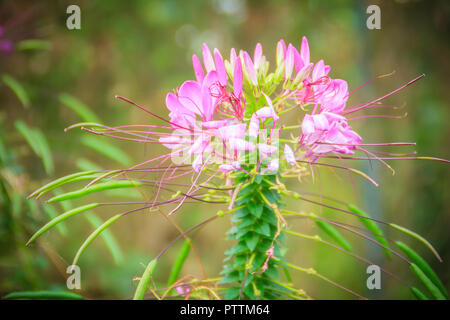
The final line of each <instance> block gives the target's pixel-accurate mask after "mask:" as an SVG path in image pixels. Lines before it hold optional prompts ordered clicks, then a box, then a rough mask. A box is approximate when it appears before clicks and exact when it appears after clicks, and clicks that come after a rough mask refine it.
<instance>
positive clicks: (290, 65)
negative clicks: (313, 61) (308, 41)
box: [285, 44, 295, 80]
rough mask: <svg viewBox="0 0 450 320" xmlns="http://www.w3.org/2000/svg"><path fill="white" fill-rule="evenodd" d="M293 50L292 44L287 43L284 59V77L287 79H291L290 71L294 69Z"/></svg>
mask: <svg viewBox="0 0 450 320" xmlns="http://www.w3.org/2000/svg"><path fill="white" fill-rule="evenodd" d="M294 50H295V48H294V46H293V45H292V44H289V47H288V49H287V53H286V60H285V63H286V65H285V77H286V79H288V80H289V79H291V76H292V71H293V69H294Z"/></svg>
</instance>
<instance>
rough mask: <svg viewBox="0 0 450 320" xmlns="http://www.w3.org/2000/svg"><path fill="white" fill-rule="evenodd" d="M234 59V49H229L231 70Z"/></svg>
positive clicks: (235, 56)
mask: <svg viewBox="0 0 450 320" xmlns="http://www.w3.org/2000/svg"><path fill="white" fill-rule="evenodd" d="M236 58H237V55H236V50H234V48H231V50H230V65H231V70H234V66H235V62H236Z"/></svg>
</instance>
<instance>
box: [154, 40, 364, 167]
mask: <svg viewBox="0 0 450 320" xmlns="http://www.w3.org/2000/svg"><path fill="white" fill-rule="evenodd" d="M192 62H193V67H194V73H195V78H196V80H195V81H193V80H189V81H186V82H184V83H183V84H182V85H181V86H180V87H179V88H178V89H177V90H176V91H175V93H169V94H167V97H166V105H167V108H168V109H169V111H170V114H169V116H170V121H169V123H170V125H171V127H172V129H173V132H172V134H170V135H169V136H162V137H161V138H160V142H161V143H162V144H163V145H165V146H166V147H168V148H170V149H172V150H173V152H175V153H181V152H183V154H184V155H185V156H186V161H187V159H191V158H194V160H193V162H192V166H193V168H194V169H195V170H196V171H199V170H200V168H201V166H202V165H205V164H206V163H208V164H209V163H219V161H218V160H220V165H219V169H220V170H221V171H223V172H229V171H233V170H240V169H241V165H240V160H241V159H240V158H239V156H240V154H241V152H243V151H245V152H253V151H257V153H258V157H257V159H258V163H257V167H258V168H259V166H260V164H261V162H263V161H264V160H265V159H268V160H267V161H266V165H267V166H266V167H267V168H266V169H265V170H270V171H273V170H275V171H276V170H278V166H279V159H278V157H276V158H274V155H275V154H277V151H278V145H276V144H274V143H273V140H274V138H275V137H274V136H273V132H277V133H278V132H279V131H280V129H276V125H277V124H278V122H279V114H278V113H277V112H279V111H280V110H283V107H284V106H283V101H286V102H287V101H292V100H294V101H295V103H296V104H298V105H300V106H305V105H312V106H313V109H312V111H311V114H307V115H305V117H304V119H303V121H302V132H301V135H300V137H299V139H298V141H299V143H298V145H297V146H295V148H294V149H295V152H294V151H292V148H291V147H290V146H288V145H285V148H284V158H285V160H286V163H287V164H290V165H294V164H295V162H296V159H298V158H300V157H307V158H310V159H316V158H319V157H320V156H323V155H325V154H327V153H330V152H335V153H343V154H352V153H353V150H354V149H355V148H356V147H357V145H358V144H359V143H361V141H362V139H361V137H360V136H359V135H358V134H357V133H355V132H354V131H353V130H352V128H351V127H350V126H349V125H348V124H347V119H346V118H345V116H344V115H343V110H344V108H345V106H346V102H347V98H348V95H349V93H348V87H347V82H346V81H344V80H341V79H331V78H330V77H329V76H328V73H329V71H330V67H329V66H327V65H325V64H324V62H323V60H320V61H319V62H317V63H316V64H315V65H314V64H313V63H311V62H310V52H309V45H308V41H307V40H306V38H305V37H304V38H303V40H302V44H301V48H300V50H299V51H298V50H297V49H296V48H295V47H294V46H293V45H292V44H289V45H288V46H286V44H285V42H284V41H283V40H281V41H279V42H278V45H277V65H278V69H277V70H278V72H280V70H281V69H283V70H281V71H284V72H283V75H284V91H283V92H282V93H280V95H279V96H277V97H275V98H277V100H278V101H277V106H276V108H274V106H273V104H272V99H271V98H270V97H269V96H268V95H267V94H266V93H265V92H264V88H265V87H266V83H267V82H268V81H269V80H268V79H271V80H270V81H274V80H273V79H274V74H271V75H269V76H268V75H267V69H268V63H267V62H266V59H265V57H264V55H263V53H262V47H261V45H260V44H259V43H258V44H257V45H256V48H255V51H254V55H253V59H252V57H251V56H250V55H249V54H248V52H246V51H240V52H239V55H237V54H236V51H235V49H231V52H230V59H229V61H224V59H223V58H222V55H221V54H220V52H219V50H217V49H214V50H213V52H211V51H210V49H209V48H208V46H207V45H206V44H203V52H202V61H201V60H200V59H199V58H198V57H197V56H196V55H193V57H192ZM202 62H203V63H202ZM280 68H281V69H280ZM249 95H252V96H251V97H250V96H249ZM283 99H284V100H283ZM246 101H253V102H254V101H259V102H258V107H257V108H255V107H254V106H252V110H254V111H252V114H249V112H247V108H246V107H247V102H246ZM261 105H262V106H261ZM267 130H270V133H269V134H266V132H267ZM277 130H278V131H277ZM263 132H264V133H263ZM258 139H259V140H258ZM213 140H215V141H216V142H215V143H216V144H217V143H218V144H219V145H221V146H223V148H222V149H221V151H220V152H218V151H217V149H216V148H215V147H214V142H213ZM296 153H301V154H300V155H299V156H296ZM183 161H184V160H183Z"/></svg>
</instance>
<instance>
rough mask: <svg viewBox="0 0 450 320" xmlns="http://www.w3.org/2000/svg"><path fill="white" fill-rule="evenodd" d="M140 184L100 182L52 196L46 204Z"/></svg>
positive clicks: (132, 182) (135, 182) (134, 182)
mask: <svg viewBox="0 0 450 320" xmlns="http://www.w3.org/2000/svg"><path fill="white" fill-rule="evenodd" d="M140 185H141V183H139V182H137V181H127V180H123V181H121V180H119V181H111V182H101V183H97V184H94V185H92V186H90V187H88V188H82V189H78V190H75V191H71V192H67V193H63V194H60V195H57V196H54V197H52V198H50V199H49V200H48V203H54V202H59V201H64V200H70V199H75V198H79V197H83V196H85V195H87V194H90V193H94V192H100V191H104V190H111V189H120V188H133V187H136V186H140Z"/></svg>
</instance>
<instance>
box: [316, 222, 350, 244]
mask: <svg viewBox="0 0 450 320" xmlns="http://www.w3.org/2000/svg"><path fill="white" fill-rule="evenodd" d="M315 222H316V224H317V226H318V227H319V228H320V229H322V230H323V231H324V232H325V233H326V234H327V235H329V236H330V237H331V238H333V240H334V241H336V242H337V243H338V244H339V245H340V246H341V247H342V248H344V249H345V250H347V251H352V246H351V245H350V243H348V241H347V240H346V239H345V238H344V237H343V236H342V235H341V234H340V233H339V231H337V230H336V228H334V227H333V226H332V225H331V224H329V223H328V222H326V221H322V220H315Z"/></svg>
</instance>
